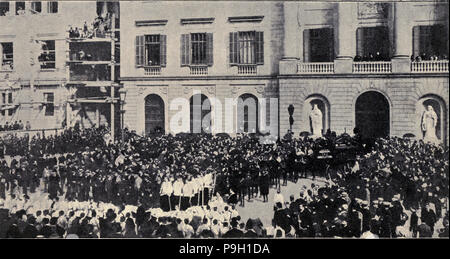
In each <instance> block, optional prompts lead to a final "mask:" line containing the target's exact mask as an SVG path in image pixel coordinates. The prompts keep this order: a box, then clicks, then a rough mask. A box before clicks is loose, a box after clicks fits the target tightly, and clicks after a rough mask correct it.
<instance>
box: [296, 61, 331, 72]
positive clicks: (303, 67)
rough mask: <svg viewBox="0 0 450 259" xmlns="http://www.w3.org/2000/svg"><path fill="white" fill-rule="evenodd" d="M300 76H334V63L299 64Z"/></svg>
mask: <svg viewBox="0 0 450 259" xmlns="http://www.w3.org/2000/svg"><path fill="white" fill-rule="evenodd" d="M297 73H298V74H333V73H334V63H333V62H326V63H325V62H320V63H319V62H317V63H299V64H298V67H297Z"/></svg>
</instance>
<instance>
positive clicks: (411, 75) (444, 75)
mask: <svg viewBox="0 0 450 259" xmlns="http://www.w3.org/2000/svg"><path fill="white" fill-rule="evenodd" d="M425 77H441V78H448V77H449V74H448V73H427V74H419V73H417V74H414V73H395V74H317V75H311V74H304V75H300V74H298V75H297V74H295V75H292V74H290V75H278V76H277V78H278V79H296V78H298V79H302V78H304V79H310V78H320V79H333V78H336V79H339V78H388V79H390V78H393V79H395V78H425Z"/></svg>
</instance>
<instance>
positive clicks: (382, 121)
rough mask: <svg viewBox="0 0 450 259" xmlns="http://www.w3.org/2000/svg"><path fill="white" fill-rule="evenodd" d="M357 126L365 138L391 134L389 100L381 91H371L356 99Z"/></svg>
mask: <svg viewBox="0 0 450 259" xmlns="http://www.w3.org/2000/svg"><path fill="white" fill-rule="evenodd" d="M355 113H356V116H355V117H356V118H355V119H356V128H358V129H359V130H360V132H361V135H362V137H363V138H379V137H387V136H389V124H390V118H389V102H388V100H387V99H386V97H384V95H382V94H381V93H378V92H374V91H370V92H366V93H363V94H361V95H360V96H359V97H358V99H357V100H356V110H355Z"/></svg>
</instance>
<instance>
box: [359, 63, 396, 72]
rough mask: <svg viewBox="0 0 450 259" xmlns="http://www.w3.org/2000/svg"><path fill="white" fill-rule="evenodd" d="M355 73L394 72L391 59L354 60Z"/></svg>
mask: <svg viewBox="0 0 450 259" xmlns="http://www.w3.org/2000/svg"><path fill="white" fill-rule="evenodd" d="M353 73H355V74H389V73H392V64H391V62H390V61H373V62H372V61H368V62H364V61H363V62H353Z"/></svg>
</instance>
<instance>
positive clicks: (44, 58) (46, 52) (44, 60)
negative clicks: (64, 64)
mask: <svg viewBox="0 0 450 259" xmlns="http://www.w3.org/2000/svg"><path fill="white" fill-rule="evenodd" d="M41 43H42V53H41V55H40V56H39V62H40V63H41V69H55V68H56V57H55V41H54V40H44V41H41Z"/></svg>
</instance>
